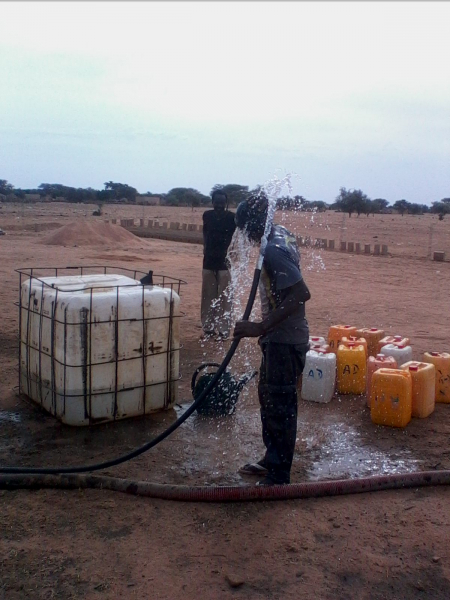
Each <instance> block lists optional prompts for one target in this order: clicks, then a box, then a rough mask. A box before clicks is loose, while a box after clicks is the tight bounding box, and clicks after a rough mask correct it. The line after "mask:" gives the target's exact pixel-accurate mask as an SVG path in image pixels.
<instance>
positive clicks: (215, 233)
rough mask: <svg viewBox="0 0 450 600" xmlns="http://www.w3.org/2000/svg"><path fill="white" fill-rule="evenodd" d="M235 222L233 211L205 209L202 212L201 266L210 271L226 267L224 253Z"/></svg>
mask: <svg viewBox="0 0 450 600" xmlns="http://www.w3.org/2000/svg"><path fill="white" fill-rule="evenodd" d="M235 229H236V224H235V222H234V213H233V212H231V211H229V210H225V211H223V212H218V211H216V210H207V211H206V212H204V213H203V268H204V269H208V270H210V271H222V270H226V269H228V267H227V264H226V260H225V258H226V255H227V251H228V246H229V245H230V242H231V238H232V237H233V233H234V230H235Z"/></svg>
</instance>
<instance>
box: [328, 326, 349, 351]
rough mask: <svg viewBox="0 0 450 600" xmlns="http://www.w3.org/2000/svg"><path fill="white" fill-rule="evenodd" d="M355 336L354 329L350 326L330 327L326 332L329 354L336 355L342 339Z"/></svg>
mask: <svg viewBox="0 0 450 600" xmlns="http://www.w3.org/2000/svg"><path fill="white" fill-rule="evenodd" d="M355 335H356V327H352V326H351V325H332V326H331V327H330V329H329V331H328V345H329V346H330V348H331V352H334V353H335V354H336V352H337V349H338V346H339V344H340V343H341V340H342V338H343V337H347V338H348V337H350V336H355Z"/></svg>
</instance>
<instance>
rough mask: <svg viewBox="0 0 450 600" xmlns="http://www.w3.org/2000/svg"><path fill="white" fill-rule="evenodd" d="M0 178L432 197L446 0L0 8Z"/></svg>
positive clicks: (441, 164)
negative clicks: (284, 185) (273, 186)
mask: <svg viewBox="0 0 450 600" xmlns="http://www.w3.org/2000/svg"><path fill="white" fill-rule="evenodd" d="M0 22H1V23H2V34H1V36H0V80H1V81H2V91H1V94H0V179H7V180H8V181H9V182H10V183H12V184H13V185H14V186H15V187H18V188H35V187H37V186H38V185H39V184H41V183H61V184H64V185H67V186H73V187H93V188H95V189H103V187H104V182H106V181H110V180H112V181H115V182H120V183H126V184H128V185H132V186H133V187H135V188H137V190H138V191H139V192H140V193H145V192H147V191H150V192H152V193H162V192H167V191H169V189H171V188H173V187H193V188H195V189H198V190H199V191H201V192H202V193H204V194H209V193H210V190H211V188H212V187H213V185H215V184H218V183H219V184H227V183H237V184H241V185H248V186H249V187H250V188H253V187H255V186H256V185H258V184H264V183H265V182H267V181H269V180H270V179H272V178H273V177H275V176H276V177H279V178H281V177H283V176H284V175H286V174H291V182H292V193H293V194H301V195H302V196H304V197H305V198H306V199H308V200H323V201H325V202H333V201H334V199H335V198H336V196H337V195H338V194H339V188H341V187H346V188H347V189H353V188H355V189H361V190H362V191H363V192H364V193H365V194H367V195H368V196H369V197H370V198H372V199H374V198H385V199H387V200H388V201H389V202H391V203H393V202H395V201H396V200H399V199H402V198H405V199H406V200H408V201H409V202H418V203H421V204H431V202H433V201H437V200H440V199H442V198H444V197H450V160H449V159H450V66H449V65H450V44H449V42H448V24H449V22H450V3H448V2H425V1H423V2H408V1H402V2H363V1H361V2H352V1H350V2H339V1H330V2H306V1H305V2H280V1H277V2H275V1H269V2H259V1H258V0H256V1H250V2H243V1H241V2H214V1H209V2H208V1H206V2H205V1H200V2H190V1H189V0H185V1H180V2H130V1H127V2H125V1H123V2H120V1H119V2H109V1H107V0H106V1H101V2H92V1H91V2H40V1H36V0H35V1H33V2H17V3H16V2H1V3H0Z"/></svg>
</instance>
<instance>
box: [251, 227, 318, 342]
mask: <svg viewBox="0 0 450 600" xmlns="http://www.w3.org/2000/svg"><path fill="white" fill-rule="evenodd" d="M302 279H303V277H302V273H301V271H300V253H299V250H298V247H297V243H296V240H295V237H294V235H293V234H292V233H291V232H290V231H288V230H287V229H286V228H285V227H282V226H281V225H274V226H273V227H272V231H271V232H270V235H269V239H268V242H267V246H266V251H265V253H264V262H263V268H262V271H261V279H260V282H259V290H260V295H261V311H262V315H263V319H264V318H266V317H267V316H268V314H269V313H270V312H271V311H273V310H275V308H277V307H278V306H280V304H281V303H282V302H283V300H284V299H285V298H286V296H287V293H288V290H289V288H290V287H292V286H293V285H295V284H296V283H298V282H299V281H301V280H302ZM308 339H309V330H308V322H307V320H306V317H305V304H304V303H303V302H302V303H301V304H300V305H299V307H298V310H296V311H295V312H294V313H293V314H292V315H290V316H289V317H288V318H287V319H285V320H284V321H282V322H281V323H280V324H279V325H277V326H276V327H274V329H272V330H271V331H269V332H268V333H266V335H264V336H262V337H261V342H277V343H279V344H307V343H308Z"/></svg>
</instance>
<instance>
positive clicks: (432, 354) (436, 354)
mask: <svg viewBox="0 0 450 600" xmlns="http://www.w3.org/2000/svg"><path fill="white" fill-rule="evenodd" d="M430 354H431V356H440V355H441V353H440V352H430Z"/></svg>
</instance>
